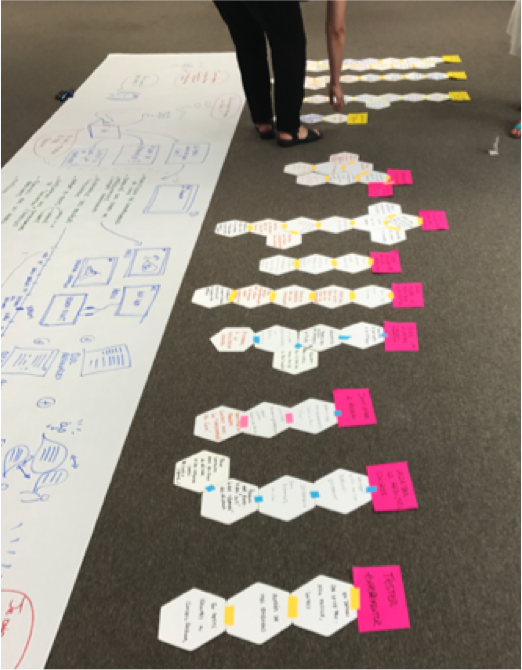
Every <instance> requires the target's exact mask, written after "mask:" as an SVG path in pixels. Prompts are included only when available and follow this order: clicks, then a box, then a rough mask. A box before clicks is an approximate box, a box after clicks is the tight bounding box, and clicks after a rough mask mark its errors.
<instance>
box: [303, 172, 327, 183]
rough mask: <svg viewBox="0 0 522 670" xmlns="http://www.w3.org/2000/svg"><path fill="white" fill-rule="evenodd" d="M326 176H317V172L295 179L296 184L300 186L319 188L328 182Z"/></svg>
mask: <svg viewBox="0 0 522 670" xmlns="http://www.w3.org/2000/svg"><path fill="white" fill-rule="evenodd" d="M325 177H326V175H323V174H317V172H312V173H310V174H305V175H303V176H301V177H297V179H296V183H297V184H299V185H300V186H320V185H321V184H326V183H327V182H328V180H327V179H326V178H325Z"/></svg>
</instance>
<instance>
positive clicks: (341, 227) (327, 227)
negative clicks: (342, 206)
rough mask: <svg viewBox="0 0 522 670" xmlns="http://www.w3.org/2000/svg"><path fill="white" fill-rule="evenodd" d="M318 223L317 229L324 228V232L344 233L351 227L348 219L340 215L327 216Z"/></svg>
mask: <svg viewBox="0 0 522 670" xmlns="http://www.w3.org/2000/svg"><path fill="white" fill-rule="evenodd" d="M318 223H320V224H321V226H320V228H319V230H324V232H325V233H334V234H337V233H344V232H345V231H347V230H351V229H352V226H351V225H350V219H345V218H344V217H342V216H329V217H328V218H327V219H323V220H322V221H319V222H318Z"/></svg>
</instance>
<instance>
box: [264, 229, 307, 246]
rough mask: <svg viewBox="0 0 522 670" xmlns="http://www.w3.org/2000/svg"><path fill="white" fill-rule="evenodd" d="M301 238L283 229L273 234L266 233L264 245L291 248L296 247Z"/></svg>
mask: <svg viewBox="0 0 522 670" xmlns="http://www.w3.org/2000/svg"><path fill="white" fill-rule="evenodd" d="M302 241H303V238H302V237H301V235H299V234H295V233H291V232H288V231H286V230H285V231H283V232H281V233H277V234H275V235H268V236H267V238H266V246H267V247H274V248H275V249H291V248H292V247H298V246H299V245H300V244H301V242H302Z"/></svg>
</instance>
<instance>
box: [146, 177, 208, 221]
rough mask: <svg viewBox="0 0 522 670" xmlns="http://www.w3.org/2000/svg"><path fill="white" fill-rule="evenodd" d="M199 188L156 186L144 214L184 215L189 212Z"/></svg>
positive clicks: (194, 186)
mask: <svg viewBox="0 0 522 670" xmlns="http://www.w3.org/2000/svg"><path fill="white" fill-rule="evenodd" d="M198 188H199V186H197V185H196V184H161V185H160V186H156V188H155V189H154V191H153V193H152V196H151V198H150V200H149V202H148V203H147V205H146V207H145V209H144V210H143V213H144V214H185V213H186V212H188V211H190V208H191V207H192V205H193V203H194V199H195V197H196V194H197V192H198Z"/></svg>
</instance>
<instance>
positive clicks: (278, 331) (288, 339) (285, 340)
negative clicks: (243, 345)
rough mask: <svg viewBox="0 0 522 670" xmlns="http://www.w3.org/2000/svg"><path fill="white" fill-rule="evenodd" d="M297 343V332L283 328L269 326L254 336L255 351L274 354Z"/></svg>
mask: <svg viewBox="0 0 522 670" xmlns="http://www.w3.org/2000/svg"><path fill="white" fill-rule="evenodd" d="M298 341H299V333H298V332H297V330H292V329H291V328H285V327H284V326H270V328H266V329H265V330H261V331H260V332H259V333H257V334H256V335H255V336H254V345H255V347H256V349H262V350H263V351H270V352H271V353H274V352H276V351H280V350H282V349H291V348H292V347H294V346H295V345H296V344H297V342H298Z"/></svg>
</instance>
